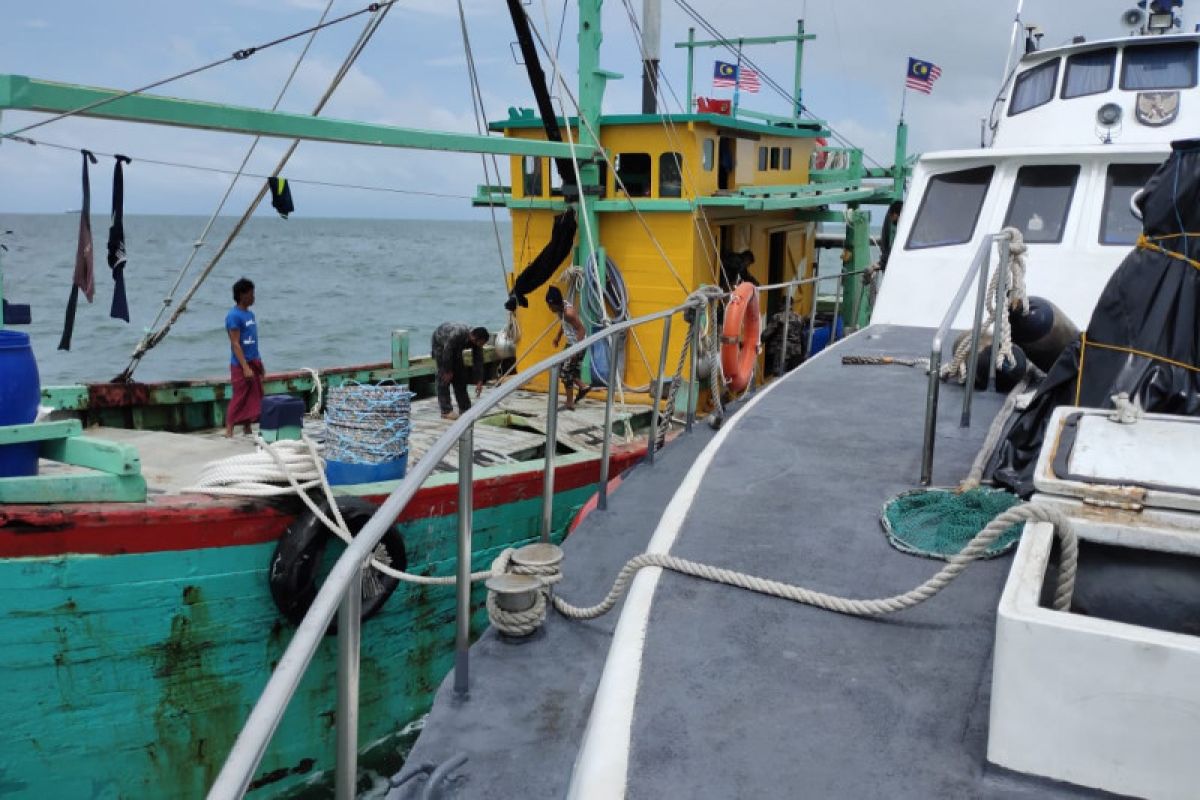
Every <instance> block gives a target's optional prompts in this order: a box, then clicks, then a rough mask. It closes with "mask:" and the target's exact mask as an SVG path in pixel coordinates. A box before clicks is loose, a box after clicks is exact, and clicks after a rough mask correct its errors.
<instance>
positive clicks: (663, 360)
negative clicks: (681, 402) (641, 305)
mask: <svg viewBox="0 0 1200 800" xmlns="http://www.w3.org/2000/svg"><path fill="white" fill-rule="evenodd" d="M670 343H671V318H670V317H669V316H668V317H663V330H662V347H660V348H659V349H658V377H657V378H655V380H654V381H652V382H651V384H650V391H651V394H652V395H653V396H652V397H651V398H650V401H651V402H650V407H651V411H650V432H649V434H648V435H647V437H646V460H647V461H648V462H650V463H651V464H653V463H654V450H655V448H656V446H657V445H658V418H659V413H660V411H659V409H660V408H661V407H662V390H663V376H664V373H666V371H667V347H668V346H669V345H670ZM668 396H670V395H669V393H668ZM670 413H671V409H669V408H668V409H667V414H668V416H669V415H670Z"/></svg>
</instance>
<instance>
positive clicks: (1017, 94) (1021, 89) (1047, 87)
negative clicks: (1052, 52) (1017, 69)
mask: <svg viewBox="0 0 1200 800" xmlns="http://www.w3.org/2000/svg"><path fill="white" fill-rule="evenodd" d="M1057 82H1058V59H1057V58H1056V59H1053V60H1052V61H1047V62H1046V63H1045V64H1039V65H1038V66H1036V67H1034V68H1033V69H1028V70H1025V71H1024V72H1022V73H1021V74H1020V75H1018V76H1017V81H1016V83H1015V84H1013V93H1012V102H1011V103H1009V104H1008V115H1009V116H1010V117H1011V116H1013V115H1014V114H1021V113H1024V112H1026V111H1028V110H1030V109H1031V108H1037V107H1038V106H1042V105H1045V104H1046V103H1049V102H1050V98H1052V97H1054V85H1055V84H1056V83H1057Z"/></svg>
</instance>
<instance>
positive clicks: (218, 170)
mask: <svg viewBox="0 0 1200 800" xmlns="http://www.w3.org/2000/svg"><path fill="white" fill-rule="evenodd" d="M12 140H13V141H14V142H20V143H21V144H28V145H34V146H39V147H49V148H51V149H53V150H63V151H65V152H69V153H78V152H79V148H78V147H76V146H71V145H65V144H61V143H59V142H49V141H45V140H43V139H31V138H29V137H28V136H14V137H12ZM88 149H89V150H91V151H92V152H93V153H95V154H96V155H97V156H104V157H105V158H111V157H113V156H114V155H115V153H106V152H104V151H103V150H97V149H95V148H92V147H89V148H88ZM130 158H132V159H133V160H134V161H136V162H138V163H139V164H153V165H154V166H157V167H171V168H174V169H187V170H193V171H195V172H209V173H212V174H214V175H241V176H242V177H243V178H258V179H261V180H266V179H267V178H273V177H275V176H273V175H268V174H266V173H265V172H238V171H237V170H232V169H226V168H224V167H209V166H205V165H203V164H187V163H184V162H182V161H164V160H162V159H157V158H143V157H140V156H136V155H135V156H130ZM288 183H296V184H302V185H305V186H325V187H329V188H332V189H357V190H361V191H364V192H388V193H391V194H411V195H418V196H421V197H438V198H445V199H449V200H473V199H475V198H474V195H469V194H450V193H448V192H430V191H425V190H423V189H405V188H401V187H399V186H372V185H370V184H365V183H343V182H339V181H322V180H317V179H315V178H288Z"/></svg>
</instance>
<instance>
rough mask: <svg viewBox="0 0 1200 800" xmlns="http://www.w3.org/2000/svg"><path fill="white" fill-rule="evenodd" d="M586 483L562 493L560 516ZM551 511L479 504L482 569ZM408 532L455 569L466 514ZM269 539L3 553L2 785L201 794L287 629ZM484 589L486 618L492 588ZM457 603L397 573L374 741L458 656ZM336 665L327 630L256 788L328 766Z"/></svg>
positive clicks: (363, 735) (377, 648)
mask: <svg viewBox="0 0 1200 800" xmlns="http://www.w3.org/2000/svg"><path fill="white" fill-rule="evenodd" d="M592 491H593V489H592V487H590V486H587V487H583V488H580V489H575V490H571V491H568V492H563V493H560V494H558V495H556V503H555V515H554V524H555V529H556V530H558V531H562V530H564V529H565V528H566V525H567V524H568V523H569V521H570V520H571V518H572V517H573V515H574V514H575V512H576V511H577V510H578V508H579V507H580V506H581V505H582V504H583V503H584V502H585V501H586V499H587V498H588V497H589V496H590V495H591V493H592ZM540 513H541V501H540V499H532V500H522V501H518V502H513V503H509V504H506V505H501V506H495V507H491V508H485V509H479V510H477V511H476V512H475V538H474V542H475V545H476V550H475V554H474V557H473V559H472V561H473V565H472V566H473V569H475V570H479V569H483V568H486V567H487V566H488V565H489V564H490V562H491V560H492V559H493V558H494V557H495V556H496V555H497V554H498V553H499V552H500V550H501V549H503V548H504V547H506V546H513V545H518V546H519V545H520V544H523V543H526V542H529V541H533V540H535V539H536V537H537V531H538V526H539V520H540ZM401 530H402V532H403V534H404V537H405V542H406V545H407V548H408V552H409V564H410V568H411V569H414V570H416V571H419V572H423V573H426V574H441V575H449V574H453V572H454V547H455V534H456V517H455V516H453V515H450V516H442V517H436V518H430V519H423V520H418V521H415V522H409V523H405V524H404V525H402V526H401ZM273 548H274V545H273V544H262V545H251V546H243V547H227V548H214V549H207V550H187V551H178V552H166V553H150V554H140V555H121V556H78V555H73V556H62V557H55V558H36V559H34V558H31V559H9V560H6V561H2V562H0V620H3V625H2V626H0V674H3V675H4V680H3V682H2V684H0V727H2V728H3V730H4V731H5V737H4V739H5V744H4V746H3V748H0V797H5V798H8V797H13V798H25V797H28V798H35V797H36V798H44V797H72V798H74V797H93V798H125V797H150V796H173V797H185V798H190V797H196V798H199V797H203V795H204V793H205V791H206V790H207V788H208V786H209V784H210V783H211V782H212V780H213V778H214V777H215V776H216V773H217V771H218V770H219V768H220V765H221V763H222V762H223V760H224V758H225V756H226V754H227V753H228V751H229V748H230V746H231V745H232V743H233V740H234V738H235V737H236V735H237V732H238V730H239V729H240V727H241V724H242V722H243V721H244V720H245V718H246V716H247V715H248V713H249V711H250V708H251V706H252V704H253V702H254V701H255V699H257V697H258V694H259V692H260V691H261V689H262V687H263V685H264V684H265V683H266V680H267V678H268V676H269V674H270V670H271V669H272V668H273V667H274V665H275V664H276V662H277V661H278V659H279V658H280V656H281V654H282V653H283V650H284V648H285V647H286V645H287V642H288V640H289V639H290V636H291V631H292V627H291V626H290V625H289V624H287V623H286V622H284V621H282V620H281V618H280V616H279V614H278V613H277V612H276V609H275V606H274V605H273V603H272V601H271V598H270V594H269V591H268V588H267V575H266V569H267V565H268V563H269V560H270V558H271V554H272V551H273ZM336 549H337V548H336V547H333V546H331V547H330V550H331V551H334V550H336ZM473 600H474V602H475V608H476V611H475V613H474V615H473V629H474V630H475V631H476V632H479V631H482V630H483V628H484V627H485V626H486V625H487V619H486V612H485V611H483V601H484V590H483V588H482V586H480V587H477V588H476V589H475V590H474V592H473ZM454 614H455V608H454V588H453V587H452V586H448V587H412V586H409V585H407V584H402V585H401V586H400V587H399V588H398V589H397V590H396V593H395V594H394V595H393V596H392V597H391V598H390V599H389V600H388V602H387V605H386V606H385V607H384V609H383V611H382V612H381V613H380V614H379V615H378V616H376V617H374V618H372V619H371V620H369V621H367V623H366V624H365V625H364V626H363V648H362V686H361V709H362V710H361V726H360V732H359V741H361V742H363V743H364V745H367V744H371V743H378V742H380V740H385V741H384V743H383V745H382V746H376V747H373V748H372V751H373V753H375V754H376V755H378V754H379V753H380V752H381V751H382V752H384V753H387V752H388V751H389V750H390V751H392V753H393V755H394V745H393V742H394V741H395V740H396V737H397V735H398V734H399V732H400V731H401V729H402V728H404V726H405V725H407V724H409V723H411V722H412V721H414V720H416V719H417V718H418V717H420V715H422V714H424V713H425V712H426V711H427V710H428V708H429V705H430V703H431V701H432V696H433V693H434V691H435V690H436V688H437V686H438V685H439V683H440V682H441V680H442V678H443V677H444V676H445V674H446V673H447V672H448V671H449V669H450V668H451V667H452V666H453V661H454ZM335 675H336V646H335V639H334V637H329V639H327V641H326V643H325V645H324V646H323V647H322V648H321V650H320V651H319V652H318V654H317V656H316V658H315V659H314V662H313V665H312V667H311V668H310V669H309V671H308V674H307V676H306V678H305V680H304V682H303V683H302V685H301V688H300V690H299V692H298V693H297V695H296V698H295V700H294V701H293V702H292V705H291V707H290V708H289V710H288V712H287V715H286V716H285V718H284V721H283V724H282V725H281V726H280V728H279V731H278V732H277V733H276V735H275V739H274V741H273V742H272V745H271V748H270V750H269V751H268V753H267V756H266V758H265V759H264V760H263V762H262V765H261V768H260V772H259V774H258V776H257V779H256V782H255V787H256V788H255V790H254V791H252V792H251V795H252V796H259V797H268V796H271V797H273V796H279V795H282V794H285V793H288V792H289V791H290V790H293V789H296V788H297V787H299V786H301V785H302V784H304V783H305V782H307V781H311V780H314V779H316V777H317V776H319V775H320V774H321V773H323V772H326V771H328V770H331V769H332V768H333V766H334V742H335V738H336V732H335V730H334V715H335V708H336V694H337V692H336V683H335ZM397 765H398V758H393V759H391V763H390V764H388V765H386V768H395V767H396V766H397ZM367 766H370V765H369V764H368V765H367Z"/></svg>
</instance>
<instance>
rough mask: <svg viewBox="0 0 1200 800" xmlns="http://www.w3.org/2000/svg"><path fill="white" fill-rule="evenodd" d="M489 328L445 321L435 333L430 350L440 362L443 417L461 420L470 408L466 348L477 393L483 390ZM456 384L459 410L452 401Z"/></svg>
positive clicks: (439, 393) (440, 392)
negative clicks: (484, 350)
mask: <svg viewBox="0 0 1200 800" xmlns="http://www.w3.org/2000/svg"><path fill="white" fill-rule="evenodd" d="M489 338H490V334H488V331H487V328H471V327H470V326H469V325H466V324H465V323H462V322H443V323H442V324H441V325H439V326H437V329H436V330H434V332H433V341H432V343H431V345H430V350H431V351H432V352H433V360H434V363H435V364H437V396H438V407H439V408H440V409H441V411H442V418H443V419H458V415H459V414H461V413H463V412H465V411H466V410H467V409H468V408H470V407H471V397H470V395H469V394H468V393H467V367H466V365H465V364H464V363H463V350H466V349H467V348H468V347H469V348H471V368H472V372H473V373H474V383H475V396H476V397H479V395H480V393H481V392H482V391H483V346H484V345H485V344H487V343H488V339H489ZM452 386H453V387H454V399H455V400H457V401H458V412H457V413H456V412H455V411H454V406H453V405H452V404H451V403H450V387H452Z"/></svg>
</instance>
